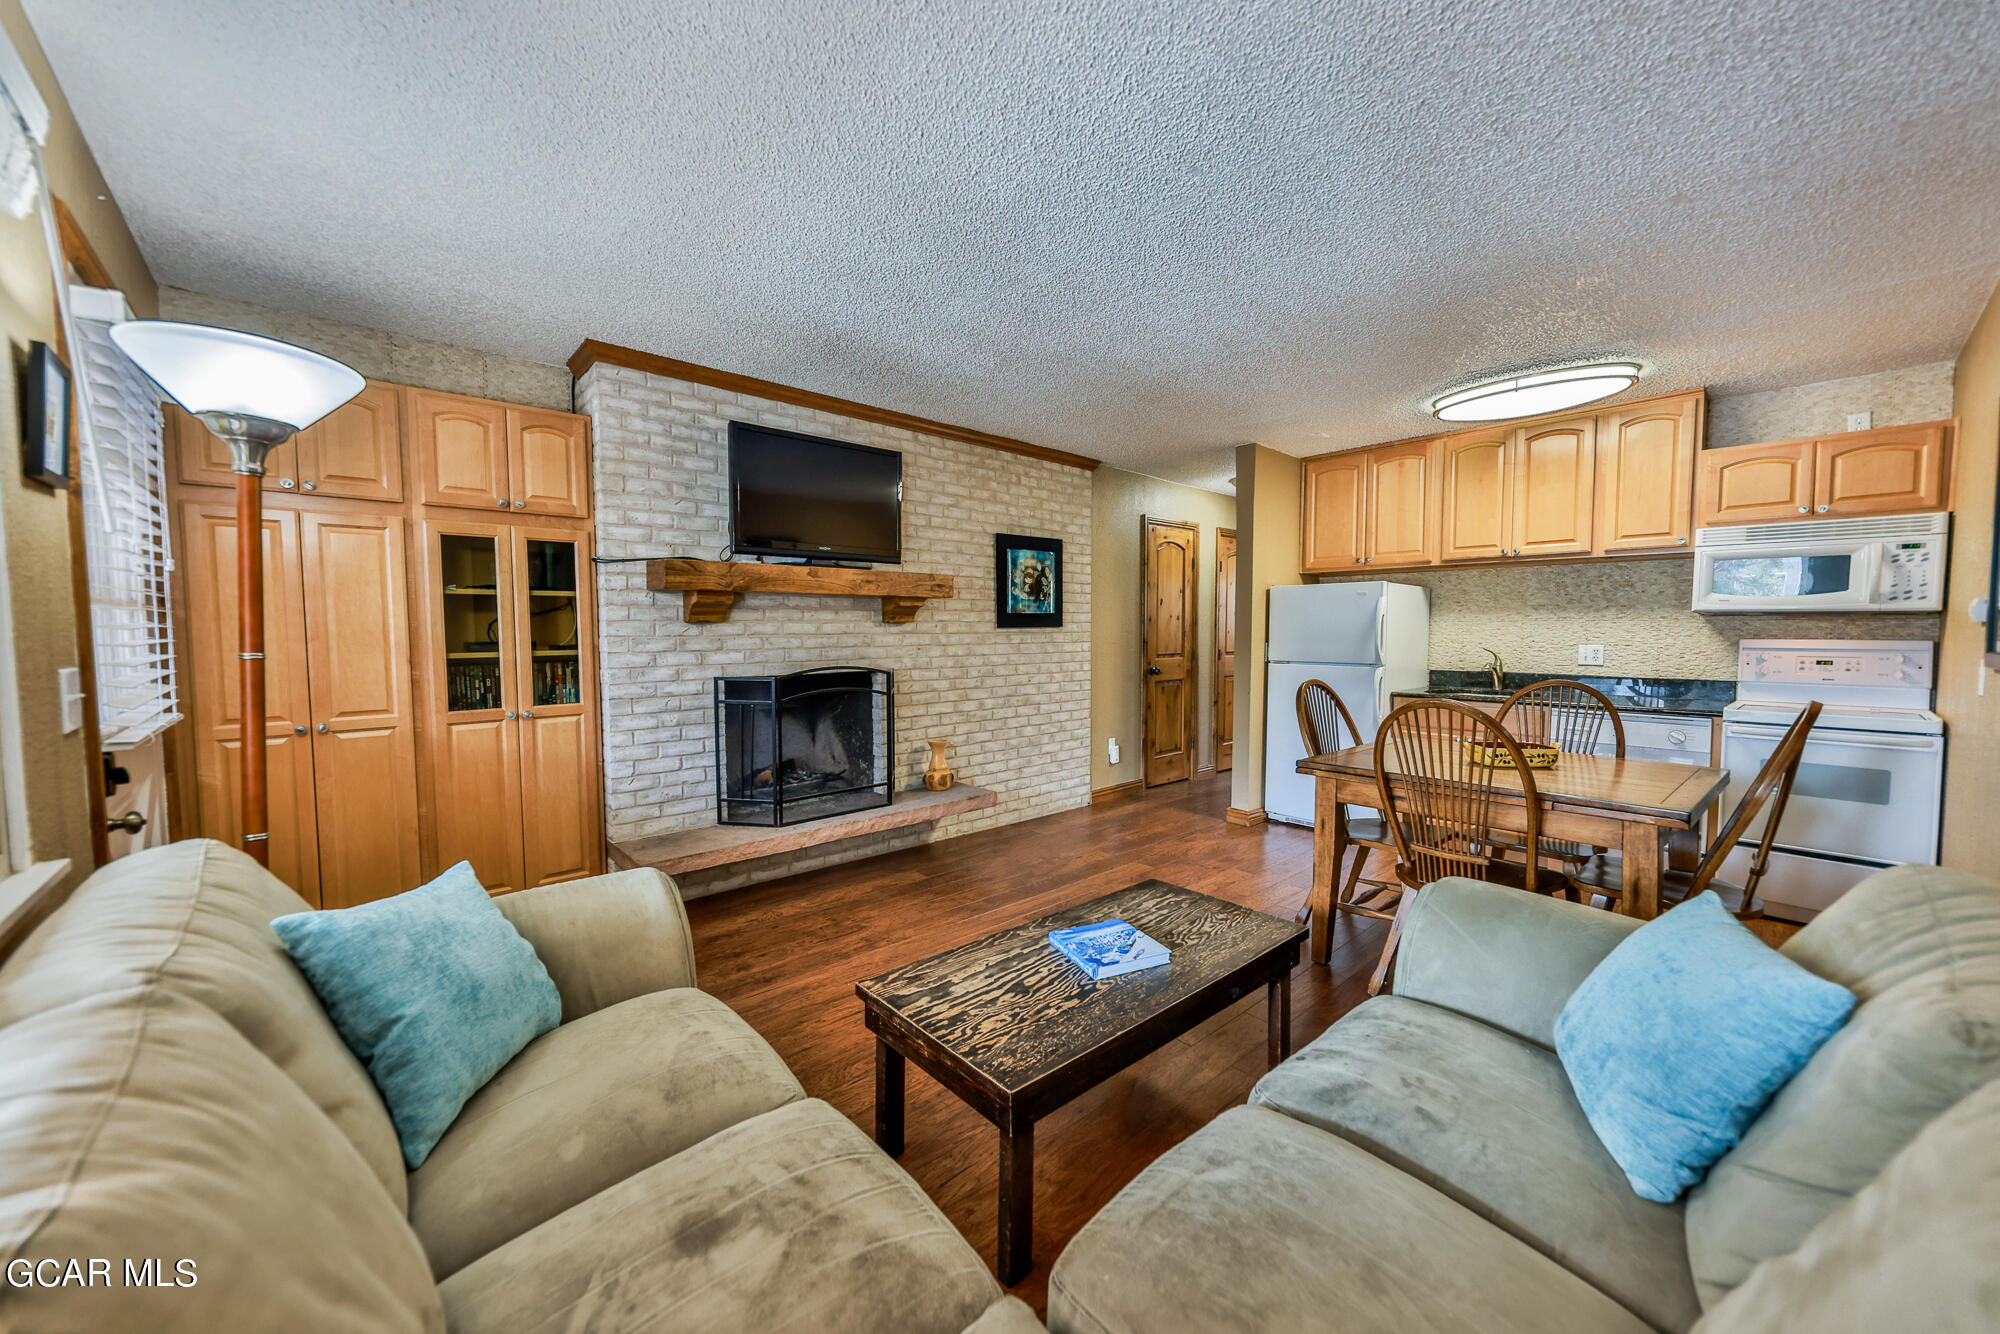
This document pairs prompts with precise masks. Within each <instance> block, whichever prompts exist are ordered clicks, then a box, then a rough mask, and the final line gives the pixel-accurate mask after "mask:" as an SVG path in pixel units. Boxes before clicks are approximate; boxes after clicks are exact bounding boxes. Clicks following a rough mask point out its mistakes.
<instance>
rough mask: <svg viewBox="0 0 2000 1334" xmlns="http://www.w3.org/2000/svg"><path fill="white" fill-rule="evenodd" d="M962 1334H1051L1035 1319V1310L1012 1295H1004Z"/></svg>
mask: <svg viewBox="0 0 2000 1334" xmlns="http://www.w3.org/2000/svg"><path fill="white" fill-rule="evenodd" d="M962 1334H1049V1331H1048V1327H1047V1326H1046V1325H1044V1324H1043V1323H1042V1322H1041V1321H1039V1320H1037V1319H1035V1308H1034V1307H1032V1306H1030V1305H1028V1304H1027V1303H1026V1302H1024V1301H1022V1300H1021V1299H1020V1298H1019V1297H1016V1296H1014V1295H1013V1294H1012V1293H1005V1294H1003V1295H1002V1296H1001V1297H1000V1298H999V1299H998V1300H996V1301H995V1302H994V1303H993V1305H991V1306H989V1307H987V1308H986V1309H985V1310H984V1311H983V1312H981V1313H980V1316H979V1319H977V1320H975V1321H973V1322H972V1323H971V1324H969V1325H967V1326H966V1327H965V1329H964V1330H963V1331H962Z"/></svg>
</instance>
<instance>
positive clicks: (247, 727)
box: [236, 472, 271, 866]
mask: <svg viewBox="0 0 2000 1334" xmlns="http://www.w3.org/2000/svg"><path fill="white" fill-rule="evenodd" d="M263 480H264V479H263V478H261V477H257V476H253V475H252V474H250V473H241V472H239V473H237V474H236V572H237V580H238V585H237V593H236V608H237V629H238V640H237V655H236V656H237V658H238V661H239V665H240V666H241V667H242V674H243V717H242V728H241V737H240V740H241V744H242V768H243V830H242V840H241V841H242V844H243V850H244V851H245V852H247V853H249V854H250V855H251V856H252V857H254V858H256V859H257V862H258V864H259V865H263V866H268V865H270V863H271V851H270V837H271V817H270V805H269V796H268V794H267V792H266V791H265V786H264V493H263V491H262V490H261V489H260V488H261V487H262V485H263Z"/></svg>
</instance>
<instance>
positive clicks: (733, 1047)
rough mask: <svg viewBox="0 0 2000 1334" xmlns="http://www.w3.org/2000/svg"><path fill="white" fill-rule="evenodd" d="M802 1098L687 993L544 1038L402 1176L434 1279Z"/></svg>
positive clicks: (631, 1006) (735, 1027)
mask: <svg viewBox="0 0 2000 1334" xmlns="http://www.w3.org/2000/svg"><path fill="white" fill-rule="evenodd" d="M803 1097H805V1090H804V1089H802V1088H800V1087H799V1082H798V1080H796V1079H794V1078H793V1077H792V1072H791V1071H790V1070H787V1069H786V1068H785V1063H784V1062H783V1061H781V1060H779V1059H778V1054H777V1053H776V1052H774V1051H772V1050H771V1047H770V1044H768V1043H766V1042H765V1041H764V1039H763V1038H761V1037H758V1036H757V1034H756V1032H755V1031H754V1030H752V1029H751V1027H750V1026H749V1025H748V1024H746V1023H744V1022H743V1021H742V1020H741V1019H739V1018H737V1017H736V1014H735V1012H734V1011H732V1010H730V1008H729V1007H728V1006H726V1005H724V1004H723V1003H722V1002H721V1001H719V1000H716V999H715V998H714V997H712V996H709V995H706V994H704V993H702V992H699V991H695V990H693V989H692V988H688V987H681V988H677V989H675V990H673V991H656V992H653V993H652V994H650V995H646V996H639V997H635V998H634V999H632V1000H628V1001H623V1002H620V1003H619V1004H617V1005H613V1006H611V1007H609V1008H608V1009H603V1010H598V1011H596V1012H594V1013H592V1014H589V1015H586V1016H584V1017H583V1018H581V1019H578V1020H575V1021H574V1022H571V1023H567V1024H564V1025H563V1026H562V1027H561V1028H558V1029H556V1030H555V1031H554V1032H552V1033H545V1034H543V1035H542V1036H541V1037H539V1038H537V1039H535V1041H533V1042H531V1043H529V1044H528V1046H527V1047H526V1048H525V1049H524V1050H523V1051H522V1052H521V1054H520V1055H519V1056H516V1057H515V1058H514V1059H513V1060H512V1061H511V1062H509V1063H508V1064H507V1065H506V1067H505V1068H503V1069H502V1070H501V1071H500V1073H499V1074H497V1075H495V1076H494V1077H493V1078H492V1080H491V1081H490V1082H488V1083H487V1085H486V1087H484V1088H482V1089H480V1090H479V1092H477V1093H475V1094H473V1095H472V1098H471V1100H470V1101H468V1102H467V1103H466V1104H465V1110H464V1111H462V1112H460V1113H459V1115H458V1120H456V1121H454V1122H453V1123H452V1126H451V1129H450V1130H448V1131H446V1132H445V1134H444V1138H443V1139H441V1140H439V1141H438V1144H437V1147H436V1148H435V1149H433V1150H432V1151H431V1155H430V1157H429V1158H428V1159H426V1160H425V1162H424V1165H423V1166H422V1167H420V1168H418V1169H417V1170H416V1171H415V1172H414V1173H412V1174H411V1175H410V1222H411V1224H412V1225H413V1226H415V1228H416V1230H417V1235H418V1236H419V1237H421V1238H422V1239H423V1243H424V1248H425V1250H426V1251H428V1252H429V1254H430V1257H431V1268H432V1269H433V1271H434V1272H435V1273H436V1274H437V1275H438V1277H440V1278H442V1277H444V1276H445V1275H447V1274H450V1273H453V1272H455V1271H457V1270H459V1269H462V1268H464V1267H465V1266H466V1265H467V1264H470V1263H471V1262H472V1261H474V1260H476V1259H478V1258H479V1257H480V1256H482V1255H484V1254H486V1252H488V1251H490V1250H492V1249H493V1248H494V1247H496V1246H498V1245H500V1244H501V1243H503V1242H507V1241H511V1240H512V1239H513V1238H515V1237H518V1236H519V1235H521V1234H522V1233H523V1232H526V1231H527V1230H528V1229H530V1228H532V1227H534V1226H536V1225H537V1224H539V1223H544V1222H546V1221H548V1220H549V1219H551V1218H554V1217H555V1216H556V1215H557V1214H559V1213H561V1212H562V1211H563V1210H565V1209H567V1208H569V1207H570V1206H571V1205H573V1204H577V1203H579V1202H581V1201H583V1200H586V1199H588V1198H589V1197H591V1196H592V1195H595V1194H596V1193H597V1192H598V1191H600V1190H603V1189H604V1188H605V1187H607V1186H610V1185H614V1184H615V1183H617V1182H620V1181H623V1180H624V1179H625V1178H626V1177H628V1176H631V1175H632V1174H633V1173H634V1172H637V1171H640V1170H641V1169H643V1168H647V1167H651V1166H652V1165H653V1164H654V1163H657V1162H659V1161H661V1160H662V1159H665V1158H670V1157H672V1156H673V1155H674V1154H677V1153H679V1152H680V1151H681V1150H683V1149H685V1148H687V1147H688V1146H689V1145H691V1144H695V1143H698V1142H700V1141H701V1140H704V1139H707V1138H708V1137H709V1136H710V1135H713V1134H714V1133H715V1132H716V1131H718V1130H724V1129H727V1128H728V1127H730V1126H733V1125H735V1124H736V1123H737V1122H738V1121H742V1120H746V1119H747V1118H749V1117H752V1116H755V1115H757V1114H758V1113H759V1112H768V1111H770V1110H771V1109H772V1108H774V1107H781V1106H783V1105H784V1104H785V1103H788V1102H795V1101H797V1100H798V1099H800V1098H803Z"/></svg>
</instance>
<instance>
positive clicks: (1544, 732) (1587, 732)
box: [1496, 680, 1625, 865]
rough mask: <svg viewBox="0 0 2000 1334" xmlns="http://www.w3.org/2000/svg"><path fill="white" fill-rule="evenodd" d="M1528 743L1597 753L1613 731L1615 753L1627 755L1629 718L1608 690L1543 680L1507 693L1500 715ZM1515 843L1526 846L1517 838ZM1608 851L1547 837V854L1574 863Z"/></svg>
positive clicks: (1544, 844)
mask: <svg viewBox="0 0 2000 1334" xmlns="http://www.w3.org/2000/svg"><path fill="white" fill-rule="evenodd" d="M1496 716H1497V717H1498V718H1499V719H1500V725H1501V726H1502V727H1505V728H1506V729H1507V730H1508V731H1510V732H1512V733H1513V734H1514V736H1515V738H1516V739H1517V740H1519V741H1520V742H1521V744H1522V745H1535V746H1554V747H1555V748H1556V749H1557V750H1559V751H1561V752H1562V753H1563V754H1565V755H1595V754H1596V753H1597V747H1598V745H1599V743H1601V742H1602V741H1603V740H1604V739H1605V733H1606V732H1607V731H1608V732H1609V733H1610V740H1611V747H1612V749H1611V753H1612V755H1613V756H1615V757H1616V758H1618V759H1621V760H1622V759H1624V758H1625V722H1624V720H1623V719H1621V718H1620V717H1619V716H1618V706H1617V705H1615V704H1613V703H1612V702H1611V701H1610V699H1609V698H1607V697H1606V696H1605V695H1604V694H1603V692H1601V691H1599V690H1596V689H1594V688H1592V687H1590V686H1587V685H1585V684H1584V683H1583V682H1581V681H1565V680H1555V681H1537V682H1536V683H1535V684H1534V685H1531V686H1522V687H1521V688H1520V689H1519V690H1516V691H1515V692H1514V693H1513V694H1512V695H1509V696H1508V697H1507V702H1506V703H1505V704H1502V705H1501V706H1500V712H1499V713H1498V714H1497V715H1496ZM1515 846H1517V847H1521V846H1525V845H1524V844H1521V843H1519V842H1518V841H1516V843H1515ZM1605 850H1606V849H1604V848H1600V847H1597V846H1594V845H1592V844H1589V843H1577V842H1574V841H1572V840H1570V839H1566V838H1545V839H1543V840H1542V848H1541V855H1542V856H1544V857H1548V858H1551V859H1553V860H1555V861H1559V862H1565V863H1568V864H1570V865H1581V864H1582V863H1583V862H1584V861H1585V860H1587V859H1589V858H1591V857H1594V856H1596V855H1597V854H1599V853H1601V852H1604V851H1605Z"/></svg>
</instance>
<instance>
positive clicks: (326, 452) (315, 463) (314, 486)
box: [298, 380, 403, 502]
mask: <svg viewBox="0 0 2000 1334" xmlns="http://www.w3.org/2000/svg"><path fill="white" fill-rule="evenodd" d="M298 449H299V454H300V462H299V466H300V469H301V471H302V473H303V475H304V480H303V481H302V482H301V483H300V486H299V489H300V490H301V491H305V492H308V493H311V494H314V495H321V496H337V497H341V498H343V499H347V500H386V501H392V502H393V501H400V500H401V499H402V498H403V398H402V392H401V391H400V390H399V389H397V387H396V386H395V385H392V384H382V383H380V382H379V381H375V380H370V381H369V382H368V383H367V384H366V385H365V386H363V387H362V390H361V392H360V393H358V394H356V395H355V396H354V397H353V398H352V399H351V400H349V401H348V402H346V403H344V404H342V405H341V406H340V407H338V408H335V409H334V410H333V411H332V412H330V413H328V414H327V415H326V416H325V417H324V418H323V419H322V420H320V421H318V422H315V423H314V424H313V425H311V426H308V427H307V428H306V429H305V430H303V431H301V432H299V435H298Z"/></svg>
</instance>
